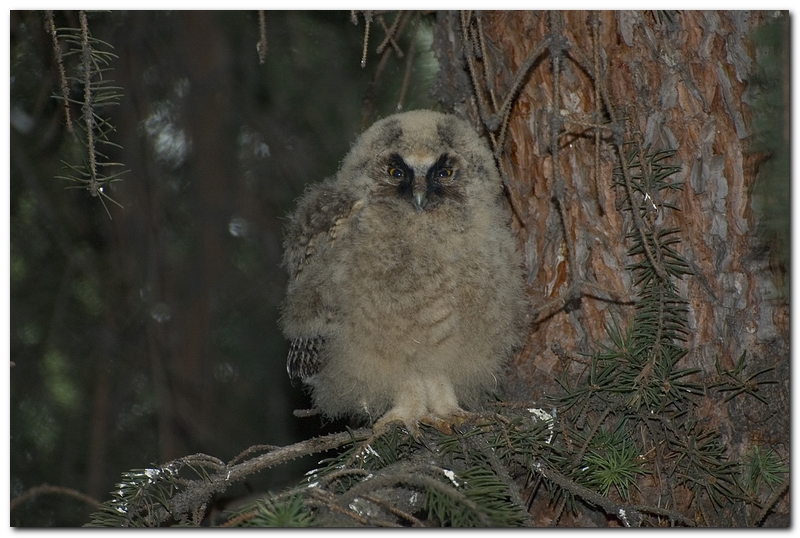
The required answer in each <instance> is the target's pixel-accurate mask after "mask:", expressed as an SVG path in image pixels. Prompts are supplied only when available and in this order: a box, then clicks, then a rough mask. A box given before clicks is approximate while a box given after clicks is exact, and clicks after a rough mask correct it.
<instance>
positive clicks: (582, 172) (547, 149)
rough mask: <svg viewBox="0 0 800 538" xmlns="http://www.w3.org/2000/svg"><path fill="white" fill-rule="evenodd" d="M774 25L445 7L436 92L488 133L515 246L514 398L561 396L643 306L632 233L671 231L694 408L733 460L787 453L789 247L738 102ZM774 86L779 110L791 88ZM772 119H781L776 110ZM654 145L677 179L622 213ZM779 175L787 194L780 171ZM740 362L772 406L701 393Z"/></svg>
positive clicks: (748, 92)
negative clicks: (679, 261) (519, 313)
mask: <svg viewBox="0 0 800 538" xmlns="http://www.w3.org/2000/svg"><path fill="white" fill-rule="evenodd" d="M780 18H781V15H780V14H767V13H764V12H743V11H736V12H705V11H703V12H701V11H693V12H679V13H675V12H631V11H620V12H610V11H604V12H595V13H590V12H585V11H569V12H563V13H556V12H482V13H481V12H475V13H471V14H470V13H460V14H459V13H446V14H445V13H442V14H440V15H439V24H437V28H436V29H435V30H434V50H435V52H436V54H437V57H438V59H439V61H440V63H441V64H442V71H441V76H440V78H439V80H438V81H437V87H436V92H437V98H438V99H439V101H440V103H441V105H442V106H443V108H445V109H446V110H449V111H454V112H456V113H458V114H461V115H463V116H466V117H468V118H471V119H472V120H473V121H474V122H475V125H476V126H479V127H480V128H481V129H483V130H484V131H485V132H486V133H487V135H488V136H489V137H490V139H491V140H492V144H493V145H494V149H495V155H496V156H497V157H498V164H499V166H500V169H501V172H502V173H503V175H504V177H505V180H506V185H507V198H508V200H509V203H510V206H511V209H512V214H513V217H512V226H513V228H514V229H515V230H516V232H517V234H518V237H519V244H520V248H521V249H524V252H525V263H526V266H525V270H526V272H527V286H528V294H529V297H530V300H531V304H532V305H533V314H532V320H531V330H530V333H529V336H528V340H527V343H526V345H525V347H524V349H523V350H522V351H521V352H520V353H519V354H518V355H517V356H516V358H515V360H514V363H513V368H512V372H511V373H510V375H509V379H508V383H507V386H508V394H507V397H508V398H511V399H520V400H541V399H542V398H543V396H545V395H554V394H557V393H559V391H560V389H559V384H558V382H557V380H561V381H564V380H570V379H576V378H577V377H578V376H580V375H581V374H582V373H583V372H584V371H585V370H586V360H582V359H581V358H580V357H581V355H582V354H591V353H593V352H596V351H597V350H598V346H597V344H596V343H597V342H608V340H609V337H608V335H607V332H606V327H607V326H608V325H610V324H612V323H613V321H612V320H616V321H617V322H618V323H619V325H620V326H621V327H622V326H624V325H625V324H627V323H628V322H629V321H630V320H631V318H632V317H633V315H634V305H635V304H636V302H637V301H638V300H639V299H640V297H639V296H638V295H637V291H638V287H637V285H636V282H635V280H634V279H635V276H634V272H632V271H631V270H630V266H631V264H633V263H636V262H638V261H640V259H641V258H643V257H645V255H647V253H644V254H641V255H633V256H632V255H631V253H630V252H629V249H631V247H632V246H633V243H632V239H631V234H633V235H634V236H636V235H637V234H639V233H641V232H642V230H645V231H646V230H650V231H657V230H667V229H669V228H677V229H679V232H678V235H679V237H680V243H679V244H678V245H677V246H675V249H676V250H677V251H678V252H679V254H680V255H681V256H682V257H683V259H684V260H685V261H686V262H688V268H689V269H690V271H691V274H687V275H686V276H684V277H683V278H681V279H677V278H676V279H674V283H675V286H676V289H677V293H678V295H679V296H680V297H681V298H682V300H684V301H686V303H687V304H686V306H687V314H686V316H687V317H686V322H687V325H688V328H689V331H688V334H687V335H686V342H684V343H682V344H681V345H682V346H683V347H684V348H685V349H686V351H687V353H686V355H685V356H684V357H683V359H682V360H681V363H680V364H681V365H682V366H683V367H687V368H689V367H694V368H698V369H699V370H700V374H699V376H698V377H699V378H701V379H702V383H703V385H704V387H705V389H706V395H707V396H709V397H708V398H705V399H703V403H701V404H700V405H699V407H698V409H697V415H698V417H700V418H701V419H704V420H707V421H708V427H710V428H712V429H715V430H716V431H718V432H719V433H720V434H721V436H722V437H721V438H722V441H723V443H724V445H725V446H726V447H727V448H728V451H729V452H728V453H729V455H730V456H731V457H740V456H742V455H744V454H745V453H746V452H747V451H748V449H749V448H750V447H751V446H753V445H764V444H765V443H766V444H768V445H769V446H770V447H772V448H774V449H776V450H778V451H779V452H781V453H782V454H783V455H784V456H785V457H786V458H788V455H787V454H788V439H789V435H788V416H789V397H788V395H789V391H788V388H789V387H788V383H789V382H788V379H789V369H788V368H789V361H788V359H789V324H788V319H789V318H788V316H789V310H788V295H787V294H786V293H785V289H784V287H783V285H782V282H783V279H785V277H786V267H785V260H786V257H785V252H787V251H788V246H783V249H784V250H783V251H781V250H780V248H777V249H776V248H775V246H776V245H775V243H774V242H772V243H770V242H769V241H768V238H765V236H764V235H763V234H761V233H759V232H760V231H762V230H763V229H765V228H766V229H769V222H768V221H770V219H769V215H768V214H767V215H766V216H765V215H761V214H759V213H758V212H757V211H756V210H755V209H754V206H755V205H756V203H757V197H756V196H755V195H754V192H756V191H755V190H754V189H756V179H757V175H758V171H759V166H760V164H761V163H762V162H763V161H764V159H765V157H766V156H767V151H766V150H764V149H763V148H760V149H758V148H756V147H754V146H753V138H754V131H756V130H757V129H758V125H755V122H754V119H753V118H754V114H755V113H754V109H753V108H752V107H751V106H749V105H752V104H753V102H754V97H753V96H754V95H757V91H756V90H758V87H757V86H756V82H757V81H758V80H757V74H758V73H759V71H758V70H759V69H760V68H761V67H762V66H761V65H760V64H759V62H758V61H757V56H756V54H755V44H754V41H753V35H754V34H753V32H754V30H755V29H757V28H759V27H762V26H764V25H765V24H766V23H768V22H770V21H772V20H776V19H780ZM784 18H785V17H784ZM787 35H788V34H787ZM785 62H786V59H785V57H784V58H782V59H781V63H783V64H785ZM783 72H784V73H788V68H787V69H785V70H784V71H783ZM785 80H786V79H785V77H784V81H785ZM782 88H783V89H782V92H783V93H782V94H781V95H782V98H783V100H784V101H785V102H786V103H788V82H787V83H786V86H783V87H782ZM504 103H505V104H506V105H507V106H504ZM787 110H788V108H787ZM772 120H773V122H774V124H775V125H777V126H778V127H779V126H780V121H781V117H777V118H772ZM506 126H507V135H506V134H505V130H506ZM778 130H779V131H780V129H778ZM786 132H787V133H788V130H786ZM554 134H555V135H557V136H556V137H555V138H554V136H553V135H554ZM781 137H782V138H783V139H784V140H788V135H787V134H785V133H783V132H781ZM665 150H674V155H671V156H670V155H669V154H662V157H664V160H663V161H660V163H661V164H669V165H672V166H676V167H680V168H679V170H678V171H677V172H676V173H675V174H674V175H671V176H670V178H669V181H670V182H671V183H672V185H674V186H678V185H680V186H681V187H682V188H681V189H680V190H677V189H675V188H667V189H664V190H659V189H652V190H641V191H638V192H633V193H632V196H631V198H630V203H632V204H633V205H634V206H638V209H637V210H636V211H631V210H630V208H629V207H628V205H627V204H628V203H629V200H628V196H627V193H628V191H627V190H626V188H627V187H626V181H627V180H626V179H625V177H624V173H623V172H622V167H621V163H620V154H624V155H626V158H629V159H632V160H631V161H629V162H628V164H629V165H630V164H631V163H634V164H635V162H636V160H637V159H639V158H640V157H641V160H642V161H646V162H648V163H650V161H649V159H650V157H648V155H650V156H651V157H652V154H653V153H655V152H659V151H665ZM650 164H652V163H650ZM780 185H781V188H782V189H785V192H787V193H788V174H787V175H786V176H785V177H781V178H780ZM673 207H674V208H675V209H677V210H675V209H672V208H673ZM783 207H785V208H786V209H787V210H788V202H787V203H786V204H785V205H784V206H783ZM634 213H636V215H637V217H636V218H634ZM787 214H788V213H787ZM782 222H784V223H786V224H787V225H788V219H786V220H784V221H782ZM787 228H788V226H787ZM778 247H780V245H778ZM782 253H783V254H784V256H783V258H782V257H781V255H782ZM743 354H744V357H745V358H744V362H743V365H744V374H745V375H744V376H743V379H747V378H748V376H752V375H753V374H756V373H757V372H759V371H761V370H764V369H767V368H774V370H771V371H770V372H768V373H765V374H763V375H761V376H759V377H757V379H759V380H764V379H767V378H770V379H771V380H772V381H777V382H776V383H766V384H761V385H758V394H759V396H761V397H763V399H764V402H765V403H761V402H760V401H757V400H756V399H754V398H753V397H751V396H743V395H740V396H738V397H735V398H732V399H730V400H729V401H728V402H727V403H723V400H722V399H719V398H712V397H711V393H710V392H708V387H710V386H712V385H713V384H714V382H715V381H717V380H718V378H717V376H718V375H719V373H720V371H725V370H729V371H730V370H735V366H736V365H737V364H738V361H739V359H740V358H741V357H742V356H743ZM718 367H719V368H720V369H721V370H718ZM723 377H724V376H723ZM751 382H752V380H751ZM752 386H753V385H752V384H751V387H752ZM734 392H735V391H734ZM721 395H722V396H724V397H727V396H728V395H730V392H726V393H722V394H721ZM542 403H544V402H542ZM784 509H785V507H784ZM723 524H728V525H729V524H731V521H728V522H726V523H723Z"/></svg>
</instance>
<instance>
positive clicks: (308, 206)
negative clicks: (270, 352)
mask: <svg viewBox="0 0 800 538" xmlns="http://www.w3.org/2000/svg"><path fill="white" fill-rule="evenodd" d="M361 205H362V202H361V201H359V200H357V199H356V198H355V197H354V196H352V195H349V194H348V193H346V192H344V191H343V190H341V189H340V188H339V187H338V186H337V185H336V184H335V183H334V182H333V180H332V179H328V180H325V181H323V182H322V183H320V184H317V185H314V186H312V187H311V188H309V189H308V190H307V191H306V193H305V194H304V195H303V197H302V198H301V199H300V202H299V203H298V208H297V211H296V212H295V213H294V214H293V215H292V216H291V218H290V221H289V227H288V230H287V235H286V242H285V254H284V265H285V266H286V269H287V271H288V272H289V290H288V293H287V297H286V304H285V308H284V319H283V325H284V331H285V332H286V333H287V336H289V337H290V338H291V339H292V343H291V347H290V350H289V356H288V357H287V359H286V370H287V372H288V373H289V377H290V378H301V379H305V378H307V377H310V376H312V375H314V374H315V373H317V372H318V371H319V369H320V367H321V366H322V362H323V357H324V354H323V353H322V351H323V349H324V344H325V334H324V329H323V330H322V331H314V332H311V331H309V329H308V328H307V327H309V326H313V327H324V326H325V324H326V323H327V316H328V313H329V309H330V308H331V305H327V304H325V302H324V300H323V296H324V295H325V294H323V293H322V289H321V288H323V287H324V286H326V284H327V281H326V279H325V278H324V275H325V274H328V273H329V272H330V271H329V268H327V267H322V266H320V267H317V266H315V264H318V263H325V262H322V261H321V260H322V259H323V258H324V256H323V254H324V253H325V252H326V251H329V250H330V249H331V248H332V247H334V245H335V242H336V238H337V234H339V233H341V228H342V227H343V226H344V224H345V223H346V222H347V220H348V219H349V217H350V216H351V215H352V214H353V213H354V212H355V211H357V210H358V208H360V207H361Z"/></svg>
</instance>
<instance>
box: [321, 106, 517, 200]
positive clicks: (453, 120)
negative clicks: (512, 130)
mask: <svg viewBox="0 0 800 538" xmlns="http://www.w3.org/2000/svg"><path fill="white" fill-rule="evenodd" d="M337 182H338V183H339V185H340V186H342V187H343V188H346V189H348V190H351V192H353V193H354V194H355V195H356V196H359V197H364V196H369V197H372V198H373V199H377V200H388V201H395V200H399V201H405V202H407V203H408V204H409V206H410V207H411V208H412V209H414V210H415V211H432V210H435V209H436V208H437V207H439V206H441V205H442V204H463V203H466V202H467V201H469V200H471V201H475V200H478V199H481V200H486V201H488V199H489V198H495V197H496V196H497V195H498V194H499V193H500V190H501V188H502V187H501V183H500V176H499V174H498V173H497V169H496V167H495V164H494V161H493V158H492V154H491V153H490V152H489V149H488V148H487V147H486V144H485V143H484V141H483V140H482V139H481V138H480V137H479V136H478V134H477V133H476V132H475V131H474V130H473V129H472V127H471V126H470V125H469V124H468V123H467V122H465V121H463V120H461V119H459V118H457V117H456V116H453V115H451V114H442V113H439V112H433V111H430V110H415V111H411V112H403V113H400V114H394V115H392V116H389V117H387V118H384V119H382V120H380V121H378V122H376V123H375V124H373V125H372V126H371V127H370V128H369V129H367V130H366V131H365V132H364V133H363V134H362V135H361V136H360V137H359V138H358V140H357V141H356V142H355V144H354V145H353V148H352V149H351V150H350V153H348V154H347V156H346V157H345V159H344V161H343V162H342V168H341V170H340V171H339V173H338V175H337Z"/></svg>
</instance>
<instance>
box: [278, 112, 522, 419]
mask: <svg viewBox="0 0 800 538" xmlns="http://www.w3.org/2000/svg"><path fill="white" fill-rule="evenodd" d="M284 264H285V266H286V268H287V270H288V272H289V285H288V290H287V294H286V301H285V303H284V305H283V313H282V317H281V327H282V329H283V332H284V334H285V335H286V336H287V337H288V338H289V339H291V350H290V352H289V357H288V360H287V370H288V372H289V376H290V377H292V378H301V379H302V380H303V381H304V382H305V383H306V384H307V385H309V386H310V387H311V390H312V398H313V401H314V405H315V407H317V408H318V409H319V410H321V411H322V412H323V413H324V414H326V415H328V416H330V417H340V416H356V417H363V418H366V419H368V420H370V421H374V420H376V419H379V420H377V422H375V424H374V429H375V430H376V431H377V430H379V429H380V428H382V427H383V426H385V425H387V424H388V423H390V422H393V421H400V422H402V423H403V424H404V425H405V426H406V427H407V428H408V429H409V431H412V432H418V423H423V424H429V425H433V426H436V427H438V428H439V429H442V430H443V431H447V428H448V425H453V424H457V423H459V422H460V421H461V419H463V417H464V416H466V413H465V411H464V410H463V409H462V406H463V407H464V408H467V409H469V408H473V407H475V406H477V405H479V404H480V402H481V399H482V398H484V397H485V395H486V393H487V392H491V391H492V390H494V389H495V388H497V387H496V385H497V374H498V373H499V370H500V369H501V368H502V366H503V364H504V363H505V362H506V361H507V359H508V358H509V357H510V355H511V354H512V352H513V350H514V349H515V348H516V347H518V346H519V345H520V343H521V340H522V337H523V336H524V327H523V320H524V317H525V312H526V305H527V301H526V299H525V297H524V292H523V287H522V283H523V278H522V269H521V268H522V260H521V256H520V254H519V253H518V252H517V250H516V248H515V241H514V239H513V236H512V233H511V230H510V228H509V226H508V215H507V212H506V211H505V210H504V208H503V205H502V183H501V180H500V176H499V174H498V172H497V169H496V167H495V164H494V161H493V159H492V155H491V153H490V152H489V150H488V148H487V147H486V145H485V144H484V142H483V141H482V140H481V138H480V137H479V136H478V135H477V134H476V132H475V131H474V130H473V129H472V128H471V127H470V125H469V124H468V123H466V122H465V121H463V120H460V119H458V118H457V117H455V116H452V115H448V114H441V113H437V112H432V111H426V110H417V111H412V112H405V113H402V114H396V115H393V116H389V117H387V118H384V119H382V120H380V121H378V122H377V123H375V124H374V125H373V126H372V127H370V128H369V129H368V130H367V131H365V132H364V133H363V134H362V135H361V137H360V138H359V139H358V140H357V141H356V143H355V144H354V145H353V147H352V149H351V150H350V153H348V155H347V156H346V157H345V159H344V161H343V162H342V165H341V167H340V169H339V172H338V173H337V174H336V175H335V176H333V177H332V178H328V179H326V180H324V181H323V182H321V183H319V184H315V185H312V186H310V187H309V188H308V189H307V190H306V192H305V193H304V194H303V196H302V197H301V198H300V200H299V203H298V206H297V210H296V211H295V212H294V213H293V214H292V215H291V216H290V218H289V226H288V233H287V235H286V242H285V254H284Z"/></svg>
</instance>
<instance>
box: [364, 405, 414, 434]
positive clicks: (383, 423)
mask: <svg viewBox="0 0 800 538" xmlns="http://www.w3.org/2000/svg"><path fill="white" fill-rule="evenodd" d="M397 426H402V427H404V428H405V429H406V430H408V433H410V434H411V435H413V436H414V439H419V436H420V433H419V426H417V421H416V420H412V419H409V418H408V417H405V418H404V417H401V416H399V415H397V414H393V413H392V412H391V411H390V412H388V413H386V414H385V415H383V416H382V417H381V418H380V419H378V421H377V422H375V424H373V426H372V437H373V438H376V437H380V436H381V435H385V434H387V433H389V432H390V431H391V430H392V428H394V427H397Z"/></svg>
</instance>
